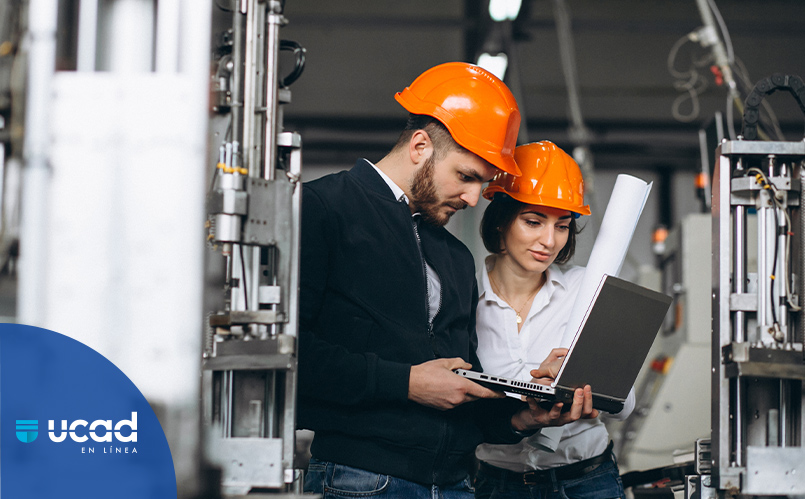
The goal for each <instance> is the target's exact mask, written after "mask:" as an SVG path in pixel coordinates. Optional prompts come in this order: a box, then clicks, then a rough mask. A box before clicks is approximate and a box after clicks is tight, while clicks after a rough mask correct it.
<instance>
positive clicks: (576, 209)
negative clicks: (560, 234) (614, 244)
mask: <svg viewBox="0 0 805 499" xmlns="http://www.w3.org/2000/svg"><path fill="white" fill-rule="evenodd" d="M514 159H515V161H517V165H518V166H519V167H520V170H522V172H523V174H522V175H521V176H519V177H515V176H512V175H509V174H508V173H505V172H498V174H497V175H495V176H494V178H492V180H491V181H490V182H489V185H488V186H487V187H486V189H484V194H483V195H484V197H485V198H486V199H492V198H493V197H494V195H495V193H496V192H503V193H506V194H508V195H509V196H511V197H513V198H514V199H516V200H518V201H520V202H522V203H526V204H534V205H540V206H550V207H552V208H559V209H560V210H568V211H571V212H573V213H577V214H579V215H589V214H590V207H589V206H585V205H584V179H583V178H582V177H581V170H580V169H579V165H578V164H577V163H576V162H575V161H574V160H573V158H571V157H570V156H569V155H568V154H567V153H566V152H565V151H563V150H561V149H559V148H558V147H556V145H555V144H554V143H552V142H549V141H547V140H543V141H542V142H532V143H531V144H525V145H522V146H519V147H518V148H517V149H515V150H514Z"/></svg>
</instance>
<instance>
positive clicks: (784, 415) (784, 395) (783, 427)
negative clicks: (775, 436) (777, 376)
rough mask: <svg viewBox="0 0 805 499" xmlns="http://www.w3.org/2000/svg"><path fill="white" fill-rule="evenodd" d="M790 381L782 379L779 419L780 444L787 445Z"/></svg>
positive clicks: (781, 445)
mask: <svg viewBox="0 0 805 499" xmlns="http://www.w3.org/2000/svg"><path fill="white" fill-rule="evenodd" d="M788 395H789V393H788V382H787V380H784V379H781V380H780V417H779V419H778V428H779V444H778V445H779V446H780V447H786V443H785V442H786V439H787V438H788V428H787V427H788V405H789V404H788Z"/></svg>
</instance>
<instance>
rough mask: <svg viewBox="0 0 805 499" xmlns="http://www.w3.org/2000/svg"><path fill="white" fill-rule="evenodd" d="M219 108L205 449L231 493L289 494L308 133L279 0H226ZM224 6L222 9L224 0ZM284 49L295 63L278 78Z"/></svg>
mask: <svg viewBox="0 0 805 499" xmlns="http://www.w3.org/2000/svg"><path fill="white" fill-rule="evenodd" d="M229 4H230V5H231V10H230V12H229V13H230V14H231V24H230V26H229V27H228V28H227V29H226V30H225V31H224V33H223V34H222V35H221V36H220V37H219V39H218V40H219V44H218V47H217V49H216V50H215V53H216V57H217V60H216V61H215V63H214V67H215V68H216V71H215V74H214V84H213V102H214V106H215V108H214V109H215V111H216V112H217V113H219V114H220V115H221V116H224V117H225V118H226V122H227V130H226V132H225V134H224V137H223V141H222V142H221V143H220V147H219V153H218V158H217V165H216V169H215V173H214V175H213V178H212V182H211V184H212V186H211V189H210V192H209V194H208V197H207V212H208V218H209V221H208V226H209V236H208V240H209V242H210V244H211V245H213V246H214V248H215V249H216V250H219V251H220V253H221V255H222V256H223V258H224V259H225V272H224V274H225V275H224V282H223V283H222V284H223V291H224V295H225V296H224V302H223V309H222V310H220V311H218V312H217V313H214V314H211V315H210V316H209V328H208V331H207V337H206V341H205V346H204V363H203V369H204V382H203V393H204V398H205V403H204V417H203V419H204V422H205V423H206V425H207V428H208V430H207V431H208V433H209V438H208V442H207V449H208V454H209V456H210V458H211V460H212V461H213V462H215V463H217V464H218V465H219V466H221V469H222V480H221V481H222V489H223V491H224V493H227V494H246V493H248V492H250V491H263V490H265V491H271V492H278V491H292V489H293V487H291V485H290V484H292V483H294V481H296V482H297V485H299V480H298V476H297V474H295V472H294V469H293V458H294V451H295V449H294V441H295V440H294V432H295V424H296V417H295V404H296V345H297V341H296V340H297V330H298V325H297V324H298V322H297V321H298V309H299V306H298V303H297V299H298V287H299V238H300V236H299V228H300V203H301V193H300V191H301V184H300V182H299V180H300V174H301V149H300V146H301V140H300V137H299V135H298V134H296V133H293V132H284V131H283V126H282V112H281V108H282V105H284V104H286V103H288V102H290V91H289V90H288V88H287V87H288V86H289V85H290V84H291V83H292V82H293V81H294V80H296V78H297V77H298V76H299V75H300V74H301V72H302V69H303V67H304V49H302V48H301V47H299V46H298V45H297V44H295V43H293V42H288V41H285V40H280V38H279V31H280V27H281V26H282V25H283V24H284V23H285V22H286V21H285V19H284V17H283V15H282V9H283V2H280V1H278V0H270V1H262V0H243V1H236V2H229ZM219 7H220V6H219ZM281 50H288V51H292V52H293V53H294V55H295V63H294V68H293V69H292V70H291V72H290V74H289V75H288V76H285V77H280V76H279V67H280V64H279V56H280V51H281Z"/></svg>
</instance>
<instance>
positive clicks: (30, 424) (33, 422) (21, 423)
mask: <svg viewBox="0 0 805 499" xmlns="http://www.w3.org/2000/svg"><path fill="white" fill-rule="evenodd" d="M38 430H39V420H38V419H18V420H17V440H19V441H20V442H22V443H26V444H30V443H31V442H33V441H34V440H36V437H37V436H38V435H39V431H38Z"/></svg>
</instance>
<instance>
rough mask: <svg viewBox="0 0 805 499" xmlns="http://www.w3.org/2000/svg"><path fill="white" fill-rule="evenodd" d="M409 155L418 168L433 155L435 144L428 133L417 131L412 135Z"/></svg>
mask: <svg viewBox="0 0 805 499" xmlns="http://www.w3.org/2000/svg"><path fill="white" fill-rule="evenodd" d="M408 154H409V155H410V158H411V162H412V163H413V164H415V165H417V166H419V165H423V164H425V162H426V161H427V160H428V159H429V158H430V157H431V156H432V155H433V142H431V140H430V135H428V132H426V131H425V130H417V131H416V132H414V133H413V135H411V140H409V141H408Z"/></svg>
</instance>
